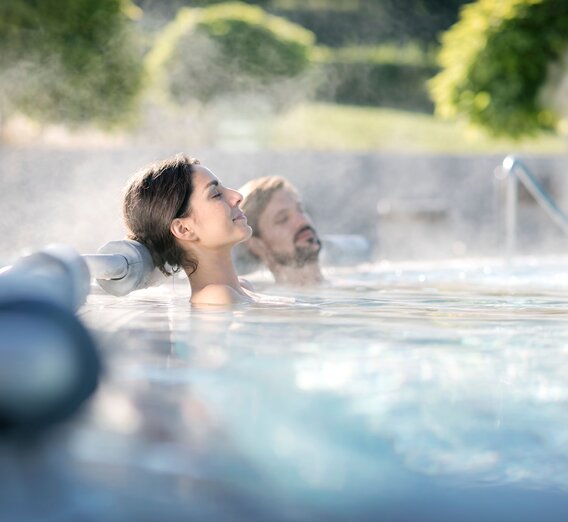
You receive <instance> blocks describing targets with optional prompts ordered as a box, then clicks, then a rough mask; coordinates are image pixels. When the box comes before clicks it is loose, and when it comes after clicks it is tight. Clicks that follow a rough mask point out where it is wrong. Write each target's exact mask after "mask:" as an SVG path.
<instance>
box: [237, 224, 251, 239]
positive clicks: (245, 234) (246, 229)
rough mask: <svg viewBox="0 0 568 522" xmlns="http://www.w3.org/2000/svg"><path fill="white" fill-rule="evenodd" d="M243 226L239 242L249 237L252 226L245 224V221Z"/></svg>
mask: <svg viewBox="0 0 568 522" xmlns="http://www.w3.org/2000/svg"><path fill="white" fill-rule="evenodd" d="M243 225H244V226H243V227H242V232H243V233H242V236H241V239H240V240H239V243H242V242H243V241H247V240H248V239H250V238H251V236H252V228H251V226H250V225H247V224H246V222H244V223H243Z"/></svg>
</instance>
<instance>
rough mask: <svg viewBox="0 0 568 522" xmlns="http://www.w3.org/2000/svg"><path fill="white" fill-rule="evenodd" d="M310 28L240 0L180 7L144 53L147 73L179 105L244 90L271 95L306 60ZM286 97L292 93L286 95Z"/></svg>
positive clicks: (297, 72)
mask: <svg viewBox="0 0 568 522" xmlns="http://www.w3.org/2000/svg"><path fill="white" fill-rule="evenodd" d="M313 42H314V36H313V34H312V33H311V32H310V31H307V30H306V29H304V28H302V27H300V26H298V25H296V24H293V23H291V22H288V21H287V20H285V19H283V18H279V17H276V16H272V15H269V14H268V13H266V12H265V11H264V10H263V9H261V8H260V7H257V6H252V5H247V4H244V3H240V2H232V3H225V4H218V5H212V6H210V7H207V8H203V9H188V8H182V9H181V10H180V11H179V13H178V15H177V16H176V18H175V20H174V21H173V22H172V23H171V24H169V25H168V26H167V27H166V28H165V29H164V31H163V32H162V33H161V34H160V35H159V36H158V38H157V40H156V43H155V46H154V48H153V49H152V51H151V53H150V54H149V55H148V59H147V65H148V71H149V76H150V77H152V78H156V79H159V80H161V81H163V82H164V83H165V85H163V86H162V87H163V89H164V90H165V91H166V92H167V93H168V94H169V95H170V96H171V98H172V99H173V100H174V101H175V102H176V103H177V104H179V105H183V104H185V103H187V102H189V101H191V100H198V101H200V102H209V101H212V100H214V99H215V98H217V97H220V96H225V95H232V94H239V93H244V92H256V93H259V94H260V93H262V94H264V95H267V96H269V97H270V95H271V94H274V93H275V92H277V91H278V90H279V89H282V88H283V87H286V86H287V88H288V89H290V86H289V85H287V81H288V80H289V79H290V78H294V77H297V76H299V75H300V74H301V73H302V72H304V71H305V70H306V69H307V68H308V66H309V64H310V52H311V50H312V46H313ZM288 97H290V96H288Z"/></svg>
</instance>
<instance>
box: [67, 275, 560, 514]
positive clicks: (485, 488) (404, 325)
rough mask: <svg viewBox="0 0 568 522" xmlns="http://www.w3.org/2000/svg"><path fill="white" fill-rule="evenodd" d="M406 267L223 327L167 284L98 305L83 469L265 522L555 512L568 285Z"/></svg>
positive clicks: (242, 313) (551, 279)
mask: <svg viewBox="0 0 568 522" xmlns="http://www.w3.org/2000/svg"><path fill="white" fill-rule="evenodd" d="M566 266H568V265H566ZM394 268H395V270H394V271H393V270H392V269H393V267H392V266H388V267H385V266H368V267H362V268H361V269H360V270H358V271H354V270H351V271H344V272H342V273H339V272H333V273H328V278H329V280H330V282H331V284H329V285H328V286H326V287H324V288H320V289H317V290H312V291H302V292H298V291H296V290H294V291H292V290H290V289H283V288H274V287H272V288H271V287H270V286H269V285H264V286H265V288H264V291H265V292H268V291H269V290H270V292H271V293H274V294H276V293H278V294H279V295H284V296H287V297H291V296H295V297H296V298H297V302H296V303H295V304H281V305H256V306H249V307H237V308H235V309H232V310H225V311H223V310H212V311H202V310H199V311H197V310H192V309H191V307H190V306H189V304H187V294H186V289H185V288H184V289H181V290H180V289H179V288H178V289H176V288H173V289H172V287H170V286H166V287H163V288H159V289H153V290H148V291H144V292H138V293H137V294H133V295H131V296H129V297H127V298H120V299H119V298H114V297H110V296H105V295H93V296H91V298H90V302H89V304H88V305H87V306H86V307H85V309H84V310H83V312H82V317H83V318H84V320H85V321H86V322H87V323H88V324H89V325H90V326H92V327H94V328H96V329H97V331H98V335H99V336H100V338H101V340H102V342H103V346H104V353H105V356H106V358H107V359H108V369H109V371H108V377H107V382H106V383H105V385H104V387H103V391H102V392H101V393H100V394H99V395H98V397H96V398H95V400H94V405H93V407H92V409H91V414H90V416H89V419H88V421H87V423H86V424H85V425H82V426H79V427H78V428H77V430H76V431H75V432H73V433H72V436H71V439H72V448H73V450H72V452H73V455H74V458H75V459H77V460H78V462H83V464H84V465H85V466H87V469H89V468H90V467H92V466H95V464H96V466H102V467H103V468H105V467H108V466H118V467H119V468H120V469H121V470H122V471H121V473H124V474H126V475H128V476H130V475H132V474H134V475H137V476H139V477H143V476H146V475H148V474H151V473H155V472H156V471H157V470H158V471H159V472H160V473H162V474H164V476H168V477H169V479H168V480H172V481H173V482H174V483H175V484H177V486H175V488H174V490H175V492H177V493H176V494H175V495H174V496H176V495H177V497H176V498H177V501H179V502H180V503H181V504H184V502H186V500H187V498H188V496H189V497H191V498H192V499H194V496H195V493H189V492H188V491H185V490H183V488H182V489H179V488H180V487H181V486H180V484H181V483H186V482H187V481H190V483H195V482H198V483H201V482H202V481H206V482H207V483H210V484H211V485H210V487H211V488H212V490H213V492H214V493H213V499H209V500H203V499H200V500H199V502H198V504H199V505H200V506H202V505H203V504H205V505H207V506H209V507H208V509H209V508H211V509H213V508H212V507H211V506H214V510H215V512H216V513H217V512H218V511H221V512H223V513H224V510H227V512H229V511H231V510H232V511H231V512H233V511H234V510H235V509H236V510H237V511H238V510H239V509H240V510H241V511H240V512H241V513H242V514H243V516H245V513H247V514H249V515H250V510H253V511H254V513H256V514H255V515H254V517H255V518H256V519H258V520H261V519H262V520H264V519H266V520H271V519H273V518H272V516H273V515H274V513H278V519H282V520H296V519H298V517H300V518H301V519H304V518H306V519H310V517H314V516H324V514H325V516H331V515H330V513H332V514H333V516H331V519H337V520H343V519H348V518H349V516H359V517H360V518H361V519H366V518H365V517H367V518H368V519H369V520H371V519H373V517H375V516H377V514H389V513H390V514H393V513H394V514H397V516H398V515H400V516H408V517H410V519H413V517H416V516H418V515H417V514H418V513H421V514H422V515H423V517H422V518H421V519H424V520H430V519H432V520H434V519H437V520H450V519H451V517H450V518H445V517H446V516H447V513H448V511H447V509H449V507H448V506H453V507H452V508H451V509H450V512H451V513H453V516H456V517H461V518H460V519H463V520H466V519H467V520H469V519H470V518H468V517H471V520H475V519H485V520H493V519H495V520H497V519H499V517H497V516H496V515H494V512H501V513H505V514H506V515H507V516H514V517H515V519H516V520H530V519H531V517H533V516H535V512H533V511H531V509H529V508H528V507H527V506H528V504H529V503H530V505H534V506H537V507H538V506H539V505H540V507H542V505H541V504H542V503H544V502H546V503H547V505H548V506H549V509H550V510H551V511H550V513H553V514H558V513H560V511H558V509H560V507H559V506H562V507H563V509H565V508H566V505H567V504H568V499H567V497H566V493H567V492H568V467H566V466H565V465H563V464H562V463H563V462H566V460H567V459H568V449H567V448H568V419H567V417H566V406H567V404H568V381H567V379H566V369H565V368H566V365H565V364H564V362H565V360H566V356H567V355H568V345H567V344H566V339H567V338H568V293H567V292H566V291H565V290H567V289H568V270H565V271H563V270H564V269H563V265H555V268H554V270H553V269H552V268H551V266H540V267H539V266H538V265H526V264H525V265H524V266H520V265H519V266H516V267H513V268H512V269H511V268H507V267H504V266H489V265H484V266H480V265H479V264H478V265H474V264H471V265H469V266H465V265H462V266H459V267H453V268H452V267H447V266H446V267H443V266H439V265H438V266H436V265H430V266H428V267H424V266H422V267H419V268H418V267H416V266H413V267H408V266H403V267H401V266H399V267H394ZM461 274H465V275H464V276H463V277H462V275H461ZM421 276H422V277H421ZM488 276H489V281H488V280H486V279H485V278H486V277H488ZM261 286H263V285H262V284H261ZM113 396H114V397H116V398H117V402H116V408H114V407H113V406H112V404H113V401H112V397H113ZM118 419H122V421H119V420H118ZM125 434H128V435H129V436H128V437H125ZM133 435H134V436H133ZM148 476H149V475H148ZM140 480H141V479H140ZM95 481H96V480H95ZM99 486H100V484H99ZM133 487H134V486H132V485H129V486H126V485H124V488H126V490H127V491H124V492H123V493H124V494H125V495H132V494H134V493H133V491H134V490H132V488H133ZM176 488H177V489H176ZM182 490H183V491H182ZM184 491H185V492H184ZM170 493H171V492H170ZM148 494H149V495H150V497H151V496H152V495H159V493H158V492H156V491H154V492H148ZM226 495H228V496H226ZM403 499H411V500H412V506H413V507H411V505H410V504H409V503H408V502H407V501H405V500H403ZM174 504H175V503H174ZM245 505H246V506H247V507H246V508H245V507H244V506H245ZM456 506H461V507H459V508H458V507H456ZM537 507H535V508H534V509H537ZM174 508H175V505H174V506H172V509H174ZM195 509H196V510H197V509H198V508H197V507H196V508H195ZM462 509H463V510H464V511H463V512H462ZM452 510H453V511H452ZM465 510H467V513H470V515H468V516H465V515H464V513H465ZM555 510H556V511H555ZM174 511H175V509H174ZM537 512H538V509H537ZM444 513H446V515H444ZM217 514H218V513H217ZM225 514H226V513H225ZM246 516H248V515H246ZM302 517H304V518H302ZM334 517H335V518H334ZM414 519H415V518H414ZM550 519H555V517H554V516H551V518H550Z"/></svg>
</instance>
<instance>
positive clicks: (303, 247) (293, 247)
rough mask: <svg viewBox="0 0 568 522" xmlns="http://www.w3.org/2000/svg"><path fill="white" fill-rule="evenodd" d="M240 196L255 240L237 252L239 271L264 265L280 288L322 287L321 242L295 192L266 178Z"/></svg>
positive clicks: (282, 181) (280, 180)
mask: <svg viewBox="0 0 568 522" xmlns="http://www.w3.org/2000/svg"><path fill="white" fill-rule="evenodd" d="M239 192H240V193H241V194H242V196H243V201H242V203H241V209H242V210H243V211H244V213H245V214H246V216H247V220H248V223H249V225H250V226H251V227H252V237H251V238H250V239H249V240H248V241H247V242H246V243H243V244H242V245H239V247H238V249H237V253H236V259H235V261H236V264H237V268H240V269H241V270H243V269H244V270H247V269H248V271H250V270H251V269H252V268H256V267H257V266H258V263H259V262H262V263H264V264H265V265H266V266H267V268H268V269H269V270H270V271H271V272H272V275H273V276H274V280H275V281H276V283H278V284H286V285H295V286H304V285H313V284H318V283H321V282H322V281H323V277H322V274H321V268H320V265H319V253H320V250H321V241H320V239H319V237H318V235H317V232H316V231H315V228H314V225H313V223H312V220H311V218H310V217H309V215H308V214H307V213H306V211H305V210H304V207H303V205H302V200H301V198H300V195H299V193H298V191H297V190H296V188H295V187H294V186H293V185H292V184H291V183H290V182H288V181H287V180H285V179H284V178H282V177H280V176H266V177H262V178H257V179H254V180H252V181H249V182H248V183H247V184H245V185H244V186H243V187H241V188H240V189H239Z"/></svg>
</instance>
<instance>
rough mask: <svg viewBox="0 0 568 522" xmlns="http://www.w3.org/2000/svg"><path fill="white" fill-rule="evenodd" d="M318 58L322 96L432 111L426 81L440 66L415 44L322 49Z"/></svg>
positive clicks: (361, 103)
mask: <svg viewBox="0 0 568 522" xmlns="http://www.w3.org/2000/svg"><path fill="white" fill-rule="evenodd" d="M315 62H316V63H317V64H318V66H319V68H320V72H321V75H322V82H321V85H320V88H319V90H318V94H317V97H318V98H319V99H320V100H324V101H332V102H337V103H345V104H354V105H373V106H382V107H391V108H398V109H404V110H411V111H420V112H428V113H431V112H433V103H432V101H431V99H430V95H429V93H428V90H427V86H426V84H427V81H428V80H429V79H430V78H432V77H433V76H434V75H435V74H436V73H437V72H438V71H439V68H438V67H437V66H436V65H435V64H434V63H433V59H432V57H431V55H429V54H428V53H424V52H422V51H420V50H419V49H418V48H416V47H414V46H407V47H405V48H393V47H392V46H377V47H358V48H357V47H351V48H344V49H337V50H331V49H323V50H321V49H320V50H319V52H318V53H316V56H315Z"/></svg>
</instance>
